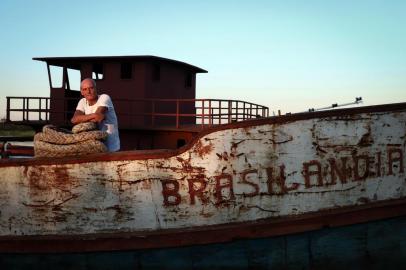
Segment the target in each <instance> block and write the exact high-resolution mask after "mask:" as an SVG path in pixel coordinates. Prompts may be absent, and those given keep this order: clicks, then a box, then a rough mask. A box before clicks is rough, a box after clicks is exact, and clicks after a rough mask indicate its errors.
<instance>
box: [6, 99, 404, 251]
mask: <svg viewBox="0 0 406 270" xmlns="http://www.w3.org/2000/svg"><path fill="white" fill-rule="evenodd" d="M380 108H381V107H377V109H376V110H374V109H369V110H365V111H360V112H357V113H348V114H346V113H345V112H346V110H340V111H338V112H335V113H331V115H327V116H324V115H322V114H321V115H318V114H313V115H314V116H312V117H305V118H300V117H299V118H297V119H295V118H291V119H288V120H287V121H279V122H278V121H274V120H273V119H269V120H259V121H251V122H250V123H249V124H239V123H236V124H233V125H229V126H227V127H226V128H219V129H213V130H212V131H208V132H206V133H204V134H202V135H201V136H200V137H198V138H197V139H196V140H195V141H194V142H193V143H192V144H190V145H189V146H187V147H185V148H183V150H181V151H179V152H176V153H169V154H168V153H167V152H164V151H163V152H162V153H160V152H151V154H149V153H148V152H143V154H142V157H137V154H134V158H132V154H131V153H126V154H122V155H120V154H117V155H116V156H114V154H111V155H112V157H113V158H100V156H95V160H94V161H92V160H90V159H91V157H86V158H84V159H80V158H77V159H76V160H73V159H65V160H66V161H67V162H61V161H60V160H54V161H52V160H47V159H44V160H39V161H36V160H34V161H18V162H15V163H12V162H9V163H3V164H1V163H0V175H1V181H0V208H1V212H0V242H1V239H3V240H4V239H6V240H7V241H9V240H10V239H23V238H24V237H33V238H34V239H35V237H46V238H47V239H52V237H53V236H58V237H77V236H88V235H103V234H106V235H110V236H111V235H114V234H115V233H120V234H123V233H124V234H125V233H128V234H131V233H141V234H143V235H148V234H149V233H154V232H162V231H166V230H169V231H172V232H173V231H174V232H176V233H183V232H184V231H185V230H188V231H190V230H192V232H193V228H196V229H197V230H198V231H199V232H200V233H204V228H205V227H207V228H210V226H227V224H237V226H238V224H247V223H248V224H249V223H250V222H251V223H252V222H257V221H263V220H265V221H266V222H268V221H272V220H278V219H284V218H292V219H293V220H294V219H295V218H300V217H302V216H309V215H317V214H318V213H323V215H324V214H325V213H328V212H329V211H340V209H348V211H349V212H350V211H351V209H352V208H354V209H356V208H362V207H364V206H369V205H375V204H377V205H379V204H380V203H385V202H393V201H402V200H404V199H405V198H406V178H405V164H406V160H405V145H406V105H404V108H403V109H402V108H401V109H397V110H393V111H392V110H381V109H380ZM382 108H384V107H382ZM348 112H350V111H348ZM402 203H403V201H402ZM346 211H347V210H346ZM378 218H379V217H378ZM287 231H288V230H287ZM258 235H259V234H258ZM253 236H254V237H255V235H253ZM230 237H231V236H230ZM213 241H215V239H213ZM175 242H176V241H172V244H173V245H178V244H176V243H175ZM174 243H175V244H174ZM191 243H193V241H192V242H191ZM191 243H188V244H191ZM180 245H181V244H180ZM157 246H159V243H158V244H157Z"/></svg>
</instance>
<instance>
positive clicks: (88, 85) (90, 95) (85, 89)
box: [80, 78, 97, 101]
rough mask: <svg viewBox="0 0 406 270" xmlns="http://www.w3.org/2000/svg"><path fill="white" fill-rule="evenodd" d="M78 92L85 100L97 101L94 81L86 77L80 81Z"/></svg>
mask: <svg viewBox="0 0 406 270" xmlns="http://www.w3.org/2000/svg"><path fill="white" fill-rule="evenodd" d="M80 93H81V94H82V96H83V97H84V98H85V99H86V100H87V101H97V89H96V82H95V81H94V80H93V79H90V78H87V79H84V80H83V81H82V82H81V83H80Z"/></svg>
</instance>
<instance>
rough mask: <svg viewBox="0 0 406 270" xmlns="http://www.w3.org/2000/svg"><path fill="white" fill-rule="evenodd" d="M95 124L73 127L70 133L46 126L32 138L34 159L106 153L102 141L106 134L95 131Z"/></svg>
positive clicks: (82, 124)
mask: <svg viewBox="0 0 406 270" xmlns="http://www.w3.org/2000/svg"><path fill="white" fill-rule="evenodd" d="M96 129H97V126H96V124H95V123H91V122H87V123H81V124H78V125H75V126H74V127H73V128H72V131H69V130H66V129H60V128H57V127H55V126H53V125H46V126H44V127H43V128H42V132H40V133H37V134H35V136H34V152H35V157H64V156H80V155H86V154H92V153H103V152H107V148H106V146H105V144H104V143H103V142H102V140H104V139H106V137H107V132H105V131H99V130H96Z"/></svg>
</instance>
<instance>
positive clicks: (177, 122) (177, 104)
mask: <svg viewBox="0 0 406 270" xmlns="http://www.w3.org/2000/svg"><path fill="white" fill-rule="evenodd" d="M176 128H179V99H177V100H176Z"/></svg>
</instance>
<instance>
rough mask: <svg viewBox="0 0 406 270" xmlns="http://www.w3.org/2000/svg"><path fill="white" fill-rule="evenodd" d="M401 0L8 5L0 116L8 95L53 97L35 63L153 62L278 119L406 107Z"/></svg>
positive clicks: (207, 94) (22, 1) (8, 0)
mask: <svg viewBox="0 0 406 270" xmlns="http://www.w3.org/2000/svg"><path fill="white" fill-rule="evenodd" d="M405 14H406V1H404V0H398V1H396V0H357V1H354V0H337V1H335V0H306V1H304V0H303V1H298V0H296V1H293V0H279V1H276V0H275V1H274V0H264V1H261V0H251V1H238V0H234V1H228V0H204V1H202V0H196V1H195V0H187V1H180V0H171V1H164V0H162V1H156V0H145V1H141V0H139V1H137V0H133V1H130V0H129V1H122V0H115V1H102V0H97V1H86V0H81V1H77V0H69V1H62V0H61V1H57V0H31V1H30V0H2V1H1V3H0V35H1V36H0V59H1V61H0V117H1V118H3V117H4V116H5V112H6V96H40V97H48V96H49V83H48V76H47V71H46V64H45V63H43V62H39V61H33V60H32V58H33V57H55V56H108V55H155V56H160V57H165V58H170V59H175V60H179V61H183V62H186V63H189V64H192V65H195V66H198V67H200V68H203V69H205V70H207V71H208V73H206V74H198V75H197V85H196V92H197V98H222V99H238V100H245V101H249V102H253V103H258V104H261V105H265V106H268V107H269V108H270V112H271V114H272V113H273V112H276V111H277V110H281V111H282V113H286V112H292V113H294V112H300V111H305V110H307V109H309V108H322V107H326V106H329V105H331V104H333V103H338V104H343V103H348V102H352V101H354V100H355V97H362V98H363V100H364V102H363V105H374V104H385V103H397V102H406V16H405Z"/></svg>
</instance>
